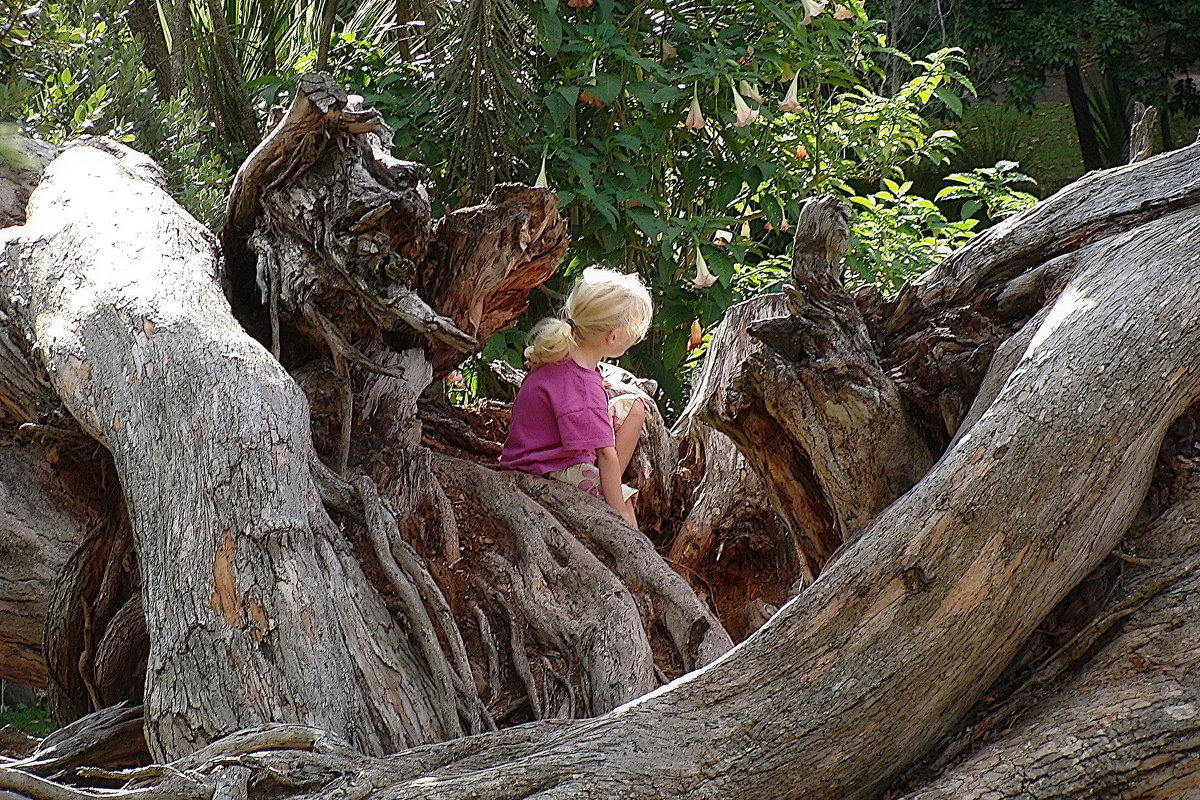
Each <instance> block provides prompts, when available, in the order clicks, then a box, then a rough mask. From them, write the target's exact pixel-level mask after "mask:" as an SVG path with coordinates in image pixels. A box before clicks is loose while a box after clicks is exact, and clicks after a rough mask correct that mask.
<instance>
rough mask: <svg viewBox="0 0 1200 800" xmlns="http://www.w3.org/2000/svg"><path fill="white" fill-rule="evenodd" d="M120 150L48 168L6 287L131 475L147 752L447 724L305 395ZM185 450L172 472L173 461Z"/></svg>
mask: <svg viewBox="0 0 1200 800" xmlns="http://www.w3.org/2000/svg"><path fill="white" fill-rule="evenodd" d="M114 152H116V154H115V155H112V154H109V153H105V152H102V151H100V150H97V149H94V148H84V147H79V148H75V149H72V150H69V151H67V152H66V153H64V155H62V156H60V158H59V159H57V160H56V161H55V163H54V164H52V165H51V167H50V168H49V169H48V170H47V173H46V175H45V176H44V177H43V180H42V182H41V184H40V185H39V186H38V189H37V191H36V192H35V194H34V197H33V199H32V200H31V202H30V209H29V221H28V223H27V224H26V226H25V227H24V228H16V229H9V231H8V237H7V243H6V247H5V258H4V260H5V264H4V270H3V277H2V278H0V291H3V293H4V294H5V296H6V297H9V298H12V297H15V296H20V297H23V298H28V302H27V303H25V304H24V305H23V306H20V307H17V308H15V309H14V311H15V317H16V319H17V321H18V323H19V324H20V325H21V327H22V328H23V332H24V333H25V335H26V337H27V340H28V341H31V342H34V343H36V347H37V350H38V352H39V353H40V354H41V361H42V364H43V365H44V367H45V368H46V370H47V372H48V373H49V374H50V376H51V377H52V380H53V381H54V385H55V389H56V391H57V393H58V395H59V397H60V398H61V399H62V401H63V402H64V403H65V404H66V406H67V408H68V409H69V410H70V412H71V414H72V416H73V417H74V418H75V419H76V420H77V421H78V422H79V424H80V425H81V426H82V427H83V428H84V430H86V431H87V432H88V433H89V434H90V435H91V436H93V437H94V438H95V439H96V440H97V441H99V442H102V443H103V444H104V445H105V446H106V447H107V449H108V450H109V451H110V452H111V453H112V455H113V458H114V461H115V463H116V468H117V470H118V472H119V473H120V475H121V479H122V488H123V490H124V495H125V499H126V502H127V504H128V509H129V516H130V520H131V522H132V529H133V535H134V540H135V543H136V546H137V551H138V556H139V560H140V565H141V576H142V592H143V595H142V596H143V603H144V605H145V607H146V608H147V610H148V611H147V622H148V627H149V635H150V655H149V662H148V664H147V689H148V691H147V692H146V706H147V709H148V712H147V719H148V722H149V724H148V726H147V738H148V740H149V742H150V746H151V750H152V752H153V753H154V754H155V755H156V757H159V758H163V757H169V756H171V755H175V754H180V753H184V752H190V751H191V750H193V749H195V748H196V747H197V746H199V745H201V744H203V743H204V742H206V741H208V740H210V739H211V738H214V737H215V736H218V735H221V734H223V733H224V732H227V731H228V730H230V729H231V728H237V727H243V726H245V725H249V724H253V723H256V722H259V721H263V720H274V719H297V720H303V721H306V722H310V723H317V724H320V725H322V726H324V727H326V728H328V729H329V730H333V731H337V732H339V733H340V735H343V736H345V737H346V738H347V739H348V740H349V741H352V742H355V743H356V744H358V745H359V746H360V747H362V748H364V749H365V750H367V751H375V752H380V751H383V750H392V749H395V748H397V747H400V746H403V745H405V744H411V743H415V742H421V741H430V740H435V739H439V738H445V737H446V736H447V735H455V734H456V733H457V732H459V731H460V730H461V729H460V728H459V727H458V724H459V723H458V720H457V719H453V718H447V716H446V715H445V714H444V713H443V711H442V708H441V707H440V706H439V703H438V701H437V699H436V698H437V695H436V693H435V692H434V691H432V689H431V688H430V687H429V686H428V683H427V680H428V679H427V677H426V676H425V674H424V673H423V671H422V670H421V669H420V667H419V666H417V664H418V663H419V662H418V661H417V656H416V655H415V654H413V653H412V652H411V650H409V648H408V646H407V644H406V642H405V640H403V639H401V638H400V636H399V632H398V630H397V629H396V628H395V626H394V625H393V624H392V622H391V618H390V616H389V615H388V613H387V612H386V610H385V609H384V608H383V606H382V604H381V603H380V602H379V601H378V600H377V599H373V598H372V596H371V595H369V594H363V592H362V590H363V588H364V587H366V586H367V583H366V581H365V579H364V578H363V577H362V576H361V574H360V572H359V567H358V565H357V563H356V562H355V561H354V560H353V559H352V558H349V557H348V556H347V555H345V554H344V553H341V552H339V547H338V546H337V544H336V541H337V538H338V537H337V535H336V530H335V528H334V527H333V525H332V523H331V521H330V520H329V518H328V517H327V516H324V515H323V513H322V509H321V507H320V504H319V503H317V502H316V498H317V487H316V485H315V483H314V481H313V479H312V478H311V476H310V473H309V469H308V461H309V459H310V457H311V456H310V454H309V453H310V450H309V447H310V446H309V445H308V439H309V437H308V426H307V414H306V406H305V404H304V400H303V397H302V396H300V393H299V392H298V390H297V389H296V388H295V384H294V383H292V381H291V380H290V379H289V378H288V377H287V375H286V373H284V372H283V371H282V369H281V368H280V367H279V366H278V364H277V363H276V362H274V361H273V360H272V359H270V357H269V354H267V353H266V352H265V351H264V350H263V349H262V348H261V347H260V346H258V344H257V343H255V342H253V341H252V340H251V339H250V338H249V337H248V336H246V334H245V333H244V332H243V331H242V330H241V329H240V328H239V327H237V326H236V325H235V324H233V321H232V319H231V318H229V317H228V314H227V312H226V315H225V316H224V317H222V315H221V313H220V311H221V310H222V309H223V308H227V306H226V303H225V300H224V298H222V297H221V295H220V293H219V291H218V288H217V284H216V282H215V277H216V263H217V262H216V256H215V252H214V249H213V245H214V243H213V241H212V239H211V237H210V236H208V235H207V233H206V232H205V231H203V229H201V228H200V227H199V225H197V224H196V223H195V222H194V221H193V220H191V219H190V218H188V217H186V216H185V215H184V214H183V213H182V212H181V211H180V210H179V209H178V207H177V206H176V205H175V204H174V203H173V202H172V201H171V200H170V198H168V197H167V195H166V194H165V192H164V191H163V190H162V189H161V188H160V186H159V185H156V183H155V182H154V176H155V168H154V166H153V164H151V163H150V162H149V161H148V160H145V159H144V158H142V157H140V156H137V155H136V154H134V153H132V152H130V151H114ZM131 226H132V227H131ZM32 240H38V241H40V242H42V245H41V246H40V247H38V248H36V249H35V248H29V247H22V246H21V244H20V243H21V242H29V241H32ZM140 241H141V242H144V241H162V242H173V243H174V245H175V249H173V250H165V251H164V252H163V253H162V254H160V253H159V252H158V251H157V250H156V251H154V252H153V253H151V252H150V251H147V250H145V249H142V248H140V247H136V246H133V245H132V244H131V243H136V242H140ZM26 253H28V254H30V255H29V256H25V255H24V254H26ZM64 284H65V285H76V286H84V287H87V289H86V290H84V291H77V292H75V293H72V294H64V293H63V292H62V291H61V290H60V289H59V287H61V286H62V285H64ZM150 444H153V446H152V447H151V446H149V445H150ZM180 453H186V454H189V459H188V461H187V462H185V463H182V464H179V462H176V463H177V464H179V466H183V467H184V468H183V469H168V468H167V465H168V464H169V463H170V462H171V459H173V458H174V457H175V456H176V454H180ZM201 465H203V466H202V467H201ZM314 503H315V506H314ZM197 565H202V568H200V569H197ZM279 576H287V579H286V580H280V579H279ZM329 585H338V586H339V587H340V588H341V591H340V592H339V593H338V594H336V595H330V594H328V593H327V592H326V591H324V590H323V589H322V587H325V586H329ZM356 587H358V591H356ZM354 642H357V643H358V644H349V643H354ZM301 643H306V644H303V645H302V644H301ZM381 643H387V644H381ZM348 645H349V646H348ZM379 686H393V687H404V688H402V689H399V688H398V689H396V690H394V693H393V694H391V695H390V696H389V694H388V693H384V695H383V696H382V697H381V696H380V694H379V693H378V689H377V687H379ZM201 687H203V689H202V691H203V697H204V699H203V700H201V699H200V698H199V697H197V696H196V695H195V693H196V691H197V690H199V689H201ZM402 698H403V699H402ZM363 719H371V720H373V724H372V725H370V726H365V727H362V726H360V725H359V721H360V720H363Z"/></svg>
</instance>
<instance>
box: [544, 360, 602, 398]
mask: <svg viewBox="0 0 1200 800" xmlns="http://www.w3.org/2000/svg"><path fill="white" fill-rule="evenodd" d="M525 382H526V383H530V384H531V385H532V386H537V387H545V388H546V389H547V390H550V391H577V392H584V391H587V390H588V389H591V388H595V387H597V386H598V387H600V388H601V389H603V388H604V379H603V378H601V377H600V373H599V372H596V371H595V370H589V369H588V368H587V367H583V366H580V365H579V364H577V363H575V360H574V359H571V358H564V359H563V360H562V361H551V362H548V363H546V364H538V365H537V366H535V367H534V368H533V369H531V370H530V371H529V374H528V375H527V376H526V377H525Z"/></svg>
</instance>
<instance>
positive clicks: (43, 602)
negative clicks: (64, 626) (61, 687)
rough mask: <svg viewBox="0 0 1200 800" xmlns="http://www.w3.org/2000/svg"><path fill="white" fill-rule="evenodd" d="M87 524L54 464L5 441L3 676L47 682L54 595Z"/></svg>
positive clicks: (0, 527)
mask: <svg viewBox="0 0 1200 800" xmlns="http://www.w3.org/2000/svg"><path fill="white" fill-rule="evenodd" d="M86 525H87V520H86V516H85V514H84V511H83V509H82V508H79V507H78V505H77V504H76V503H74V502H72V501H71V500H70V495H69V494H67V493H66V492H65V491H64V490H63V487H62V486H61V485H58V486H56V485H55V479H54V476H53V474H52V471H51V468H50V465H49V464H47V463H46V462H45V461H44V460H43V459H42V458H41V457H40V456H39V455H37V454H35V453H34V452H33V451H32V449H31V448H29V447H28V446H25V447H22V446H18V445H16V444H0V619H4V620H5V622H4V624H3V625H0V680H6V681H13V682H15V683H21V684H24V685H26V686H35V687H39V688H43V687H45V686H46V683H47V675H46V666H45V662H44V660H43V657H42V630H43V628H44V627H45V622H46V619H45V617H46V611H47V609H48V608H49V605H50V593H51V591H52V588H53V585H54V578H55V576H56V575H57V574H58V573H59V571H60V570H61V569H62V568H63V565H64V564H66V562H67V559H68V558H69V557H70V555H71V553H72V551H73V550H74V549H75V547H77V546H78V545H79V543H80V542H81V541H82V540H83V537H84V531H85V528H86Z"/></svg>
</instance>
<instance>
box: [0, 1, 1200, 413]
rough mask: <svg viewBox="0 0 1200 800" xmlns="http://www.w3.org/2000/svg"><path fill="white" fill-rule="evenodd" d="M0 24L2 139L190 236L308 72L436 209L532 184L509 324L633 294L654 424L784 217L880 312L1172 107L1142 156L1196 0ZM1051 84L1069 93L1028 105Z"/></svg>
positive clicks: (567, 4) (562, 4)
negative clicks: (583, 290)
mask: <svg viewBox="0 0 1200 800" xmlns="http://www.w3.org/2000/svg"><path fill="white" fill-rule="evenodd" d="M3 2H4V3H5V11H4V12H3V15H2V16H3V21H2V22H0V58H2V59H3V63H4V66H5V69H4V70H3V72H2V73H0V74H2V75H3V80H4V82H3V83H2V84H0V116H2V117H3V119H5V120H7V121H8V122H9V123H10V124H11V125H12V126H15V127H17V128H19V129H20V130H22V131H24V132H25V133H27V134H31V135H35V136H38V137H41V138H44V139H48V140H50V141H54V142H61V141H65V140H67V139H70V138H73V137H77V136H81V135H92V134H105V135H110V136H115V137H116V138H118V139H121V140H123V141H126V142H128V143H129V144H131V145H132V146H134V147H136V148H138V149H141V150H144V151H146V152H147V153H149V154H150V155H151V156H153V157H154V158H155V159H156V160H158V161H159V162H160V163H161V164H163V166H164V167H165V168H166V170H167V173H168V175H169V176H170V180H171V187H172V190H173V191H174V192H175V194H176V196H177V197H178V198H179V199H180V201H181V202H182V203H183V204H184V205H185V207H187V208H188V209H189V210H190V211H191V212H192V213H193V214H194V215H196V216H197V217H198V218H200V219H203V220H204V221H206V222H208V223H209V224H210V225H216V224H217V223H218V222H219V219H220V216H221V213H222V211H223V200H224V194H225V191H226V189H227V186H228V183H229V179H230V176H231V174H232V172H233V170H234V169H235V168H236V165H237V164H238V163H240V161H241V159H242V158H243V157H244V156H245V154H246V153H247V152H248V151H249V149H251V148H252V147H253V146H254V145H255V144H256V143H257V141H258V137H259V135H260V134H259V131H260V130H261V126H262V124H263V122H264V119H265V115H266V113H267V111H268V110H269V108H270V107H271V106H272V105H273V104H277V103H285V102H286V101H287V100H288V94H289V92H290V89H291V87H292V86H293V85H294V83H295V80H296V77H297V76H298V75H299V74H301V73H302V72H304V71H307V70H311V69H328V70H329V71H331V72H333V73H334V74H335V76H336V77H337V78H338V79H339V80H340V81H342V82H343V83H344V84H346V85H347V86H349V87H351V88H352V90H353V91H356V92H358V93H360V94H362V95H363V96H364V98H365V100H366V102H367V103H368V104H369V105H373V106H375V107H377V108H379V109H380V110H381V112H382V113H383V114H384V115H385V117H386V118H387V119H388V121H389V123H390V124H391V125H392V126H393V127H394V128H395V131H396V136H395V146H396V151H397V154H398V155H400V156H402V157H407V158H411V159H413V160H419V161H423V162H425V163H427V164H428V165H429V166H430V167H431V168H432V170H433V174H434V176H435V179H434V187H433V194H434V196H435V199H436V202H437V203H438V204H439V206H441V208H442V209H443V210H445V209H453V208H456V207H460V206H462V205H466V204H469V203H473V202H477V201H478V200H480V199H481V198H482V197H483V196H484V195H485V194H486V191H487V189H488V188H489V187H490V186H491V185H493V184H494V183H496V182H497V181H504V180H521V181H525V182H534V181H535V180H539V179H540V180H543V181H544V182H545V183H547V184H548V185H550V186H552V187H553V188H555V189H556V190H557V191H558V193H559V197H560V200H561V203H562V207H563V209H564V212H565V213H566V214H567V215H568V217H569V219H570V221H571V224H572V232H573V235H574V246H573V249H572V251H571V253H570V254H569V258H568V262H567V264H566V265H565V267H564V269H563V272H562V274H561V275H560V276H558V277H557V279H556V280H554V281H551V282H550V283H549V284H547V286H545V287H544V288H543V290H542V291H541V292H540V293H538V294H536V295H535V297H534V307H533V309H532V310H531V314H530V317H531V319H532V318H534V317H536V316H539V315H542V314H544V313H547V312H548V311H550V310H551V309H552V307H553V305H554V303H555V301H556V299H557V298H558V297H559V296H560V295H561V293H562V292H563V291H565V289H566V287H567V285H568V284H569V282H570V280H571V279H572V276H573V275H574V274H575V273H577V272H578V271H579V270H580V269H581V268H582V267H583V266H586V265H588V264H593V263H599V264H606V265H609V266H613V267H616V268H619V269H623V270H635V271H637V272H638V273H639V274H640V275H641V276H642V278H643V280H645V282H646V283H647V284H648V285H649V286H650V287H651V289H652V292H653V294H654V296H655V300H656V303H657V306H658V311H659V313H658V314H657V316H656V319H655V326H654V329H653V330H652V332H651V334H650V336H649V338H648V340H647V341H646V342H645V343H643V344H642V345H640V346H639V347H637V348H635V349H634V350H633V351H632V352H631V353H630V355H629V356H627V358H628V360H629V366H630V367H631V368H633V369H634V370H635V371H638V372H640V373H642V374H646V375H648V376H650V377H654V378H656V379H657V380H658V381H659V383H660V386H661V387H662V398H663V400H664V402H665V404H666V406H667V407H668V408H669V409H677V408H678V407H679V405H680V403H681V400H682V398H683V396H684V394H685V387H686V382H687V378H688V374H689V370H690V369H691V367H692V366H693V365H694V364H695V363H696V361H697V359H698V356H699V354H700V353H701V352H702V347H703V345H700V347H699V348H698V347H697V346H696V341H695V338H694V335H693V334H692V329H693V321H695V322H696V323H697V324H698V326H699V327H700V328H701V329H702V330H706V329H710V328H711V327H712V326H713V325H714V324H715V323H716V322H718V321H719V320H720V318H721V317H722V315H723V314H724V312H725V309H727V308H728V307H729V305H730V304H732V303H734V302H737V301H738V300H740V299H742V298H744V297H746V296H749V295H751V294H754V293H756V292H761V291H766V290H769V289H771V288H773V287H775V286H777V285H778V283H779V282H780V281H781V280H782V277H783V275H784V274H785V268H786V263H785V261H784V259H783V256H784V254H785V253H786V252H787V247H788V244H789V238H790V235H789V233H788V228H789V227H790V223H791V222H792V221H794V220H795V218H796V216H797V214H798V213H799V207H800V204H801V203H802V202H803V201H804V199H805V198H806V197H808V196H811V195H812V194H814V193H818V192H833V193H835V194H838V195H840V196H842V197H844V198H846V199H847V200H848V201H849V202H850V203H851V204H852V207H853V208H854V210H855V216H854V223H853V232H852V249H851V252H850V254H849V255H848V259H847V262H848V265H849V267H850V268H851V270H852V276H851V277H852V279H853V280H857V281H862V282H871V283H875V284H877V285H879V286H881V287H882V288H884V289H885V290H891V289H894V288H896V287H897V286H899V284H900V283H902V282H903V281H904V280H906V279H907V278H909V277H911V276H913V275H915V274H919V273H920V272H922V271H924V270H925V269H928V268H929V267H930V266H931V265H933V264H934V263H936V262H937V261H938V260H939V259H940V258H942V257H943V256H944V255H945V253H947V252H948V251H949V250H950V249H952V248H953V247H955V246H957V245H959V244H961V243H962V242H963V241H965V240H966V239H967V238H969V237H970V236H971V235H973V234H974V233H975V232H976V231H978V230H979V229H981V228H982V227H984V226H986V225H988V224H992V223H993V222H995V221H996V220H997V219H999V218H1001V217H1003V216H1005V215H1008V214H1011V213H1015V212H1016V211H1018V210H1020V209H1021V208H1023V207H1025V206H1026V205H1028V204H1029V203H1030V202H1032V200H1033V195H1032V194H1030V193H1029V192H1032V193H1042V194H1044V193H1048V192H1050V191H1053V190H1054V189H1057V188H1058V187H1059V186H1061V185H1062V184H1063V183H1065V182H1066V181H1068V180H1071V179H1073V178H1074V177H1076V176H1077V175H1078V174H1080V173H1081V172H1082V170H1083V168H1084V165H1085V163H1086V161H1085V160H1084V159H1085V157H1086V158H1088V159H1093V160H1094V159H1097V158H1099V159H1102V160H1103V163H1106V164H1107V163H1117V162H1118V161H1120V160H1121V159H1122V158H1123V156H1122V154H1121V153H1120V152H1119V151H1120V146H1119V145H1120V144H1121V143H1123V142H1124V141H1125V139H1124V136H1125V133H1126V128H1127V125H1128V121H1127V120H1128V115H1127V113H1126V112H1127V110H1128V109H1127V107H1128V105H1129V102H1130V101H1131V100H1132V98H1134V97H1135V96H1136V97H1139V98H1142V99H1144V100H1146V101H1148V102H1151V103H1154V104H1156V105H1158V106H1159V107H1160V108H1161V109H1164V110H1166V111H1167V112H1168V120H1167V123H1168V124H1166V125H1164V126H1163V129H1162V130H1163V133H1162V137H1161V138H1162V146H1164V147H1170V146H1173V145H1174V143H1175V142H1176V141H1177V139H1178V136H1177V134H1175V133H1174V131H1176V130H1178V129H1179V128H1180V127H1184V128H1186V126H1187V120H1188V118H1189V117H1191V118H1194V116H1195V113H1196V106H1197V104H1196V101H1195V99H1196V93H1195V87H1194V86H1193V85H1191V84H1189V83H1188V82H1187V79H1186V77H1185V76H1186V67H1187V65H1188V64H1190V63H1192V61H1194V60H1195V58H1194V57H1195V54H1196V50H1197V47H1198V46H1200V44H1198V42H1197V41H1196V39H1197V36H1198V34H1197V33H1196V32H1195V31H1193V30H1192V27H1191V26H1189V25H1188V23H1187V20H1189V19H1193V18H1195V14H1196V13H1197V12H1198V11H1200V0H1188V2H1182V3H1174V4H1167V3H1163V2H1136V3H1135V2H1134V1H1133V0H1125V2H1105V3H1099V2H1096V3H1084V4H1082V5H1080V4H1076V3H1069V2H1066V0H1054V1H1053V2H1041V3H1039V4H1036V5H1035V4H1032V3H1025V2H1019V1H1018V0H993V1H992V2H988V3H965V2H952V1H951V0H912V1H911V2H906V3H904V4H901V3H899V2H895V1H894V0H889V2H879V3H872V4H871V5H870V7H869V10H870V12H872V14H873V15H876V16H878V17H881V19H872V16H871V15H869V14H868V9H864V7H863V5H862V3H861V0H848V1H847V2H846V3H845V4H844V5H839V4H836V3H834V2H829V3H824V4H821V5H817V4H816V3H814V2H811V0H804V1H803V2H796V1H795V0H786V2H773V1H772V0H736V1H735V0H729V1H726V2H721V1H720V0H682V1H681V2H667V0H537V1H536V2H529V3H516V2H514V1H513V0H402V2H394V1H393V0H387V1H386V2H383V1H381V0H367V1H366V2H363V3H359V4H340V3H339V2H338V0H320V2H317V3H302V2H297V1H295V0H133V1H132V2H130V1H129V0H74V2H70V3H66V2H58V3H55V2H45V3H42V4H39V5H27V4H26V3H25V2H17V0H3ZM964 53H965V55H964ZM969 60H974V61H975V63H977V64H980V65H982V67H983V68H982V69H976V70H974V72H970V71H968V67H967V63H968V61H969ZM1057 72H1063V73H1064V74H1066V75H1068V76H1070V75H1072V74H1075V73H1077V74H1078V76H1079V77H1080V80H1084V79H1085V78H1086V80H1087V81H1090V82H1091V83H1090V84H1088V85H1085V86H1084V90H1083V96H1082V99H1081V98H1080V97H1079V96H1077V94H1078V93H1077V92H1071V93H1070V98H1069V99H1070V102H1069V103H1059V104H1057V105H1054V106H1053V107H1048V106H1044V105H1038V104H1037V102H1036V100H1037V98H1038V96H1039V95H1038V93H1039V92H1040V91H1041V89H1042V87H1043V85H1044V83H1045V80H1046V78H1047V76H1048V75H1051V74H1054V73H1057ZM969 75H973V76H974V82H972V79H971V78H970V77H968V76H969ZM1181 76H1184V77H1181ZM1085 83H1086V81H1085ZM977 85H978V87H980V88H979V91H978V92H977ZM977 93H978V94H981V95H983V96H985V97H991V98H1002V99H1005V100H1007V101H1009V102H1008V104H1007V105H1004V106H1001V105H995V104H979V103H977V102H976V101H977V97H976V95H977ZM1030 111H1032V116H1030V115H1029V113H1030ZM1089 130H1090V131H1091V133H1090V134H1089V133H1088V131H1089ZM1072 135H1074V137H1075V138H1074V139H1072ZM1089 137H1090V138H1089ZM1081 141H1082V142H1084V146H1083V147H1082V149H1080V144H1079V143H1080V142H1081ZM1089 142H1090V145H1089V144H1088V143H1089ZM1101 142H1107V144H1106V145H1104V146H1103V147H1102V146H1101ZM1089 146H1090V147H1091V151H1090V154H1089V150H1088V147H1089ZM1073 148H1074V152H1072V150H1073ZM1018 162H1019V165H1018ZM1027 176H1028V177H1027ZM523 327H527V325H526V326H523ZM522 338H523V333H522V332H521V331H520V330H517V331H509V332H505V333H503V334H500V335H498V336H497V337H494V338H493V340H491V341H489V342H488V343H487V347H486V349H485V351H484V353H483V355H482V356H481V357H480V358H479V359H477V360H476V361H475V362H473V364H472V365H470V366H469V367H468V368H467V369H465V370H464V375H463V385H462V386H461V388H460V393H462V394H465V395H466V396H476V395H478V394H479V393H489V392H492V393H494V392H499V391H501V390H500V388H499V387H498V386H497V385H496V384H495V383H494V382H491V381H489V375H488V370H487V367H486V364H487V363H489V362H490V361H491V360H492V359H495V358H506V359H508V360H509V361H510V362H513V363H519V352H520V345H521V340H522Z"/></svg>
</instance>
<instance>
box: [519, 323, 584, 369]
mask: <svg viewBox="0 0 1200 800" xmlns="http://www.w3.org/2000/svg"><path fill="white" fill-rule="evenodd" d="M526 341H527V342H528V346H527V347H526V348H525V361H526V362H528V363H529V366H531V367H535V366H537V365H538V364H550V363H553V362H555V361H562V360H563V359H564V358H566V357H567V356H568V355H570V353H571V348H572V347H574V346H575V330H574V329H573V328H572V327H571V323H569V322H567V321H566V320H565V319H559V318H558V317H547V318H546V319H544V320H542V321H541V322H539V323H538V324H537V325H534V326H533V330H531V331H530V332H529V338H528V339H527V340H526Z"/></svg>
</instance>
